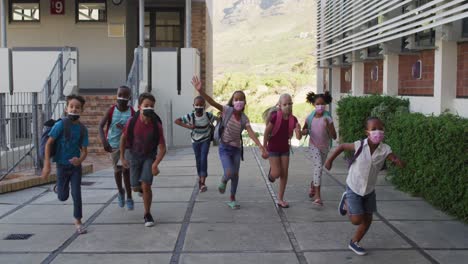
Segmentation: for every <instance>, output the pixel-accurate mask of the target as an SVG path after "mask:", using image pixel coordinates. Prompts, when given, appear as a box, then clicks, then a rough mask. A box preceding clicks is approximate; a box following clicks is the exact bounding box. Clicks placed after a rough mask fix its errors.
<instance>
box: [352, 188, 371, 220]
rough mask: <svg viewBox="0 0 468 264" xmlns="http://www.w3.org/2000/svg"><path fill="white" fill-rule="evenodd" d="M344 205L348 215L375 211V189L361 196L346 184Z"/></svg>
mask: <svg viewBox="0 0 468 264" xmlns="http://www.w3.org/2000/svg"><path fill="white" fill-rule="evenodd" d="M346 205H347V208H348V212H349V214H350V215H363V214H373V213H374V212H376V211H377V201H376V195H375V191H372V192H371V193H369V194H366V195H364V196H361V195H359V194H357V193H355V192H353V190H351V189H350V188H349V187H348V186H346Z"/></svg>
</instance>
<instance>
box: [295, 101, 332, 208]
mask: <svg viewBox="0 0 468 264" xmlns="http://www.w3.org/2000/svg"><path fill="white" fill-rule="evenodd" d="M331 101H332V98H331V96H330V93H328V92H325V93H324V94H315V93H313V92H310V93H308V94H307V102H308V103H310V104H312V105H313V106H314V107H315V110H314V111H312V113H311V114H310V115H309V116H308V117H307V119H306V123H305V124H304V128H303V130H302V134H303V135H309V152H310V156H311V158H312V164H313V169H314V175H313V178H312V182H311V183H310V190H309V197H310V198H313V199H314V202H313V203H314V204H315V205H319V206H323V202H322V198H321V195H320V186H321V184H322V169H323V164H324V163H325V160H326V158H327V155H328V152H329V150H330V146H331V140H332V139H336V130H335V126H334V125H333V119H332V117H331V115H330V113H329V112H328V111H326V110H325V109H326V105H328V104H330V103H331Z"/></svg>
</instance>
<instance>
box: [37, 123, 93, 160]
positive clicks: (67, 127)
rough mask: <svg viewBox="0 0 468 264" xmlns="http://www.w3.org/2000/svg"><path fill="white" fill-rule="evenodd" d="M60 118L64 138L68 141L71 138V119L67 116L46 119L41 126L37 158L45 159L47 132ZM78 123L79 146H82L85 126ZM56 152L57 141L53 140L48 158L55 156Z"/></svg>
mask: <svg viewBox="0 0 468 264" xmlns="http://www.w3.org/2000/svg"><path fill="white" fill-rule="evenodd" d="M60 120H62V122H63V136H64V137H65V140H67V141H69V140H71V127H72V121H71V120H70V119H69V118H67V117H63V118H60V119H57V120H54V119H50V120H47V121H46V122H45V123H44V127H43V128H42V135H41V142H40V146H39V158H40V159H41V160H42V161H44V159H45V147H46V145H47V141H48V140H49V133H50V130H52V127H53V126H54V125H55V123H57V122H58V121H60ZM79 124H80V140H79V142H80V148H81V147H82V146H83V138H84V134H85V132H86V127H85V126H84V125H83V124H82V123H79ZM56 152H57V141H54V145H53V146H52V149H51V150H50V158H52V157H53V156H55V154H56Z"/></svg>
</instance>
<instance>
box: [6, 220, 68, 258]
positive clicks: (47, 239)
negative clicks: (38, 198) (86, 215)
mask: <svg viewBox="0 0 468 264" xmlns="http://www.w3.org/2000/svg"><path fill="white" fill-rule="evenodd" d="M74 232H75V227H74V225H73V224H70V225H14V224H4V225H3V224H2V225H1V226H0V238H1V240H0V253H1V252H30V253H33V252H51V251H53V250H55V249H56V248H58V247H59V246H60V245H62V244H63V243H64V242H65V241H66V240H67V239H68V238H69V237H70V236H71V235H72V234H73V233H74ZM9 234H34V235H33V236H31V237H30V238H29V239H27V240H3V239H4V238H5V237H6V236H8V235H9Z"/></svg>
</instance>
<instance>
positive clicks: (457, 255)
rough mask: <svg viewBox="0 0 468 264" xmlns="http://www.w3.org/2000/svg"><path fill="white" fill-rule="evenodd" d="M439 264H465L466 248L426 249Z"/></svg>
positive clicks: (466, 258) (466, 259)
mask: <svg viewBox="0 0 468 264" xmlns="http://www.w3.org/2000/svg"><path fill="white" fill-rule="evenodd" d="M426 252H427V253H429V255H431V256H432V257H433V258H434V259H436V260H437V261H438V262H439V263H440V264H466V262H467V261H468V250H427V251H426Z"/></svg>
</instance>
